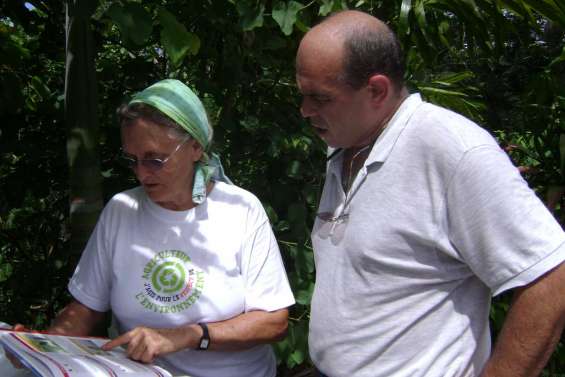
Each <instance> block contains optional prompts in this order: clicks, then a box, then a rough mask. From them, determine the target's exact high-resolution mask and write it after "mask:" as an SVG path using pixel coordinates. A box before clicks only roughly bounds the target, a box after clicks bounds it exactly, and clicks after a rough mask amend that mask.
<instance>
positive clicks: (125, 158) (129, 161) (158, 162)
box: [119, 137, 190, 172]
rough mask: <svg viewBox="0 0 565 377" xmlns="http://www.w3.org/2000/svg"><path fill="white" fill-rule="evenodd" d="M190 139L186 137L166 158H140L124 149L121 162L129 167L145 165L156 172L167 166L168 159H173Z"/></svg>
mask: <svg viewBox="0 0 565 377" xmlns="http://www.w3.org/2000/svg"><path fill="white" fill-rule="evenodd" d="M188 140H190V137H188V138H186V139H184V140H183V141H182V142H180V143H179V144H178V145H177V146H176V147H175V149H174V150H173V151H172V152H171V153H170V154H169V155H168V156H167V157H165V158H141V159H138V158H137V157H134V156H131V155H128V154H126V153H124V152H123V151H122V153H121V155H120V157H119V159H120V163H121V164H122V165H124V166H125V167H128V168H130V169H135V168H137V167H138V166H139V165H141V166H143V167H144V168H145V169H147V170H149V171H151V172H156V171H158V170H160V169H161V168H162V167H163V166H165V164H166V163H167V161H169V160H170V159H171V157H173V155H174V154H175V153H176V152H178V151H179V150H180V148H181V147H182V146H183V145H184V144H185V143H186V142H187V141H188Z"/></svg>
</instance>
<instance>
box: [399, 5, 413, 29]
mask: <svg viewBox="0 0 565 377" xmlns="http://www.w3.org/2000/svg"><path fill="white" fill-rule="evenodd" d="M411 9H412V0H402V4H401V5H400V17H399V19H398V34H399V35H408V34H409V33H410V21H409V16H410V10H411Z"/></svg>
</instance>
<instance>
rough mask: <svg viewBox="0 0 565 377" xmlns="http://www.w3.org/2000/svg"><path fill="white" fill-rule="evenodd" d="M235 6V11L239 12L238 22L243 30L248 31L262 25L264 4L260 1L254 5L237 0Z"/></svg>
mask: <svg viewBox="0 0 565 377" xmlns="http://www.w3.org/2000/svg"><path fill="white" fill-rule="evenodd" d="M236 8H237V13H239V19H240V21H239V22H240V24H241V29H242V30H243V31H249V30H253V29H255V28H256V27H261V26H263V15H264V13H265V4H263V3H261V4H259V5H258V6H254V5H252V4H249V3H247V2H244V1H238V2H237V3H236Z"/></svg>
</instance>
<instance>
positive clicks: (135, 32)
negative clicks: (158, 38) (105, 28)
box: [108, 3, 153, 47]
mask: <svg viewBox="0 0 565 377" xmlns="http://www.w3.org/2000/svg"><path fill="white" fill-rule="evenodd" d="M108 16H110V18H111V19H112V21H113V22H114V23H115V24H116V25H118V28H119V29H120V34H121V36H122V40H123V41H124V44H125V45H126V46H129V47H135V46H142V45H144V44H145V43H146V42H147V40H148V38H149V37H150V36H151V32H152V31H153V21H152V19H151V15H150V14H149V13H148V12H147V11H146V10H145V8H143V6H142V5H141V4H138V3H127V4H125V5H123V6H122V5H119V4H118V3H114V4H112V6H110V8H108Z"/></svg>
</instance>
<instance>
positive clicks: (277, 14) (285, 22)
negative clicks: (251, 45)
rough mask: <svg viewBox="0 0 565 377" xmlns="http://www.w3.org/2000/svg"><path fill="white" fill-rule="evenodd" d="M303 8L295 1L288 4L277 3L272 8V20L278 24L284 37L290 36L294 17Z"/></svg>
mask: <svg viewBox="0 0 565 377" xmlns="http://www.w3.org/2000/svg"><path fill="white" fill-rule="evenodd" d="M302 8H303V5H302V4H300V3H298V2H296V1H289V2H288V3H285V2H282V1H279V2H278V3H276V4H275V6H274V7H273V18H274V20H275V21H276V22H277V24H279V26H280V28H281V30H282V32H283V33H284V35H291V34H292V29H293V26H294V24H295V23H296V15H297V13H298V12H299V11H300V10H301V9H302Z"/></svg>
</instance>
